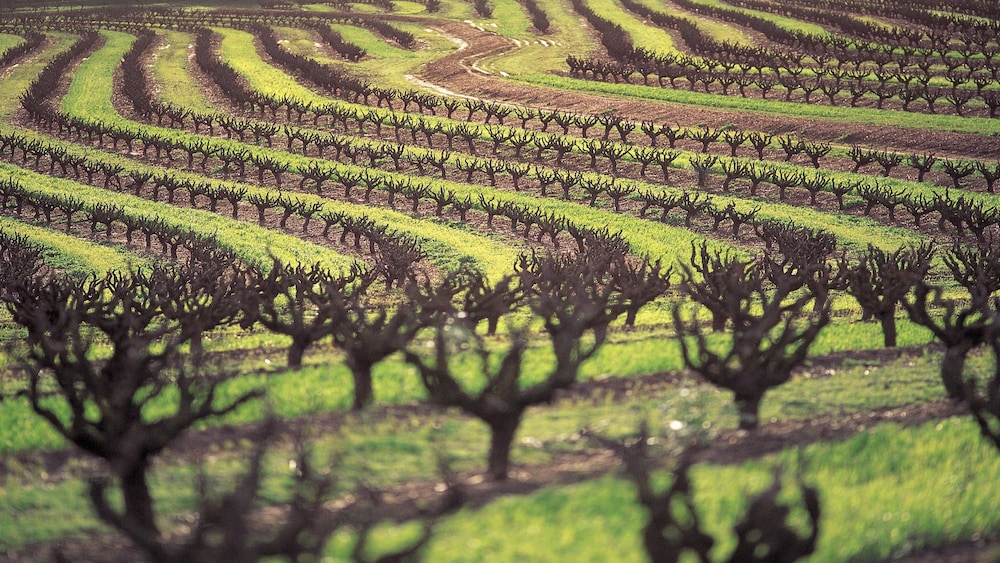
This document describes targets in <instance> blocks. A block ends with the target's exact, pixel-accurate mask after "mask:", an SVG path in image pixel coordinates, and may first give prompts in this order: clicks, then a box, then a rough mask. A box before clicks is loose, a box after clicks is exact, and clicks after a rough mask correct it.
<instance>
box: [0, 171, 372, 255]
mask: <svg viewBox="0 0 1000 563" xmlns="http://www.w3.org/2000/svg"><path fill="white" fill-rule="evenodd" d="M0 170H2V171H3V172H4V173H5V174H7V175H8V177H9V178H12V179H14V180H16V181H18V182H20V183H22V184H23V185H24V186H25V187H27V188H28V189H29V191H30V192H34V193H42V194H51V195H65V194H72V196H73V197H75V198H77V199H78V200H80V201H82V202H84V204H85V206H86V208H90V207H92V206H96V205H97V204H99V203H108V204H112V205H115V206H118V207H119V208H120V209H122V211H123V212H124V214H125V215H126V216H129V217H149V216H156V217H159V218H160V219H162V220H163V221H165V222H166V223H167V224H168V225H171V226H176V227H178V228H181V229H183V230H186V231H187V230H190V231H193V232H195V233H199V234H202V235H205V236H214V237H216V240H217V241H218V245H219V246H220V247H221V248H226V249H229V250H231V251H233V252H234V253H235V254H236V255H237V256H238V257H240V258H241V259H243V260H246V261H247V262H250V263H254V264H259V265H261V266H264V267H266V266H267V265H269V264H270V259H269V258H268V256H269V255H273V256H274V257H276V258H277V259H278V260H280V261H282V262H284V263H290V264H299V263H303V264H314V263H320V264H323V265H324V266H326V267H328V268H330V269H332V270H345V271H346V270H347V269H348V268H349V267H350V266H351V264H353V263H354V262H355V259H354V258H350V257H347V256H343V255H341V254H338V253H337V252H336V251H334V250H332V249H329V248H325V247H322V246H318V245H315V244H312V243H309V242H306V241H304V240H302V239H300V238H297V237H293V236H290V235H286V234H283V233H278V232H275V231H270V230H268V229H265V228H263V227H259V226H257V225H252V224H250V223H245V222H240V221H233V220H232V219H229V218H226V217H222V216H220V215H217V214H215V213H210V212H208V211H201V210H198V209H186V208H180V207H175V206H173V205H169V204H166V203H160V202H153V201H148V200H145V199H141V198H138V197H134V196H130V195H127V194H122V193H116V192H109V191H107V190H103V189H100V188H94V187H91V186H87V185H84V184H78V183H76V182H71V181H69V180H63V179H60V178H55V177H52V176H45V175H42V174H36V173H35V172H31V171H28V170H25V169H22V168H18V167H15V166H11V165H9V164H5V163H0ZM81 220H82V217H79V218H77V221H81Z"/></svg>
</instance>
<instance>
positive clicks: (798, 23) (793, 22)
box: [692, 0, 830, 37]
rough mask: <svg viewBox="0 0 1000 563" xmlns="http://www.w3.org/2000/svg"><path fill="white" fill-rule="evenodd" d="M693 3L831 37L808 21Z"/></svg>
mask: <svg viewBox="0 0 1000 563" xmlns="http://www.w3.org/2000/svg"><path fill="white" fill-rule="evenodd" d="M692 2H695V3H696V4H701V5H703V6H712V7H715V8H722V9H724V10H728V11H731V12H737V13H743V14H749V15H752V16H756V17H758V18H760V19H763V20H767V21H769V22H771V23H774V24H775V25H778V26H779V27H783V28H785V29H787V30H789V31H801V32H803V33H809V34H812V35H819V36H821V37H827V36H829V35H830V33H829V32H828V31H826V29H824V28H823V26H821V25H819V24H814V23H810V22H807V21H802V20H798V19H794V18H787V17H784V16H779V15H777V14H773V13H770V12H761V11H758V10H750V9H746V8H737V7H735V6H730V5H729V4H725V3H723V2H719V0H692Z"/></svg>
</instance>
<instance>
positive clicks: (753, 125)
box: [420, 20, 1000, 158]
mask: <svg viewBox="0 0 1000 563" xmlns="http://www.w3.org/2000/svg"><path fill="white" fill-rule="evenodd" d="M430 27H432V28H434V29H437V30H439V31H441V32H442V33H444V34H446V35H449V36H452V37H457V38H460V39H462V40H463V41H465V42H466V43H468V47H467V48H465V49H462V50H459V51H457V52H455V53H452V54H451V55H448V56H445V57H442V58H440V59H437V60H435V61H433V62H431V63H428V64H427V67H426V69H425V70H424V72H423V73H422V74H421V76H420V77H421V78H422V79H423V80H426V81H427V82H430V83H432V84H436V85H438V86H442V87H445V88H447V89H449V90H452V91H454V92H458V93H461V94H466V95H473V96H476V97H480V98H485V99H491V100H495V101H502V102H517V103H523V104H529V105H530V104H535V105H537V104H538V100H545V103H544V105H545V106H546V107H550V108H559V109H561V110H566V111H573V112H579V113H600V112H603V111H606V110H608V109H615V110H617V113H618V115H621V116H624V117H629V118H632V119H637V120H638V119H649V120H655V121H666V122H670V123H678V124H681V125H686V126H692V125H697V124H707V125H709V126H711V127H721V126H723V125H726V124H729V123H736V124H738V125H739V126H740V127H742V128H744V129H750V130H762V131H769V130H772V131H776V132H778V133H785V132H791V131H796V132H799V133H800V134H801V135H802V136H803V137H806V138H808V139H811V140H817V141H831V140H837V141H838V142H840V143H862V144H867V145H873V146H878V147H892V148H894V149H898V150H906V151H910V152H922V151H927V152H934V153H936V154H938V155H942V156H947V155H952V156H965V157H982V158H995V156H996V155H997V154H998V153H1000V138H995V137H987V136H982V135H972V134H964V133H947V132H937V131H927V130H919V133H916V132H915V130H913V129H909V128H902V127H880V126H869V125H861V124H853V123H851V124H845V123H838V122H834V121H821V120H806V119H795V118H788V117H781V116H773V115H765V114H759V113H749V112H746V113H744V112H733V111H727V110H719V109H710V108H704V107H698V106H688V105H680V104H671V103H666V102H646V101H630V100H623V99H621V98H614V97H610V96H602V95H599V94H585V93H581V92H571V91H566V90H557V89H553V88H545V87H540V86H532V85H529V84H522V83H517V82H512V81H508V80H503V79H501V78H499V77H496V76H492V75H486V74H483V73H482V72H477V71H476V70H474V69H473V63H474V62H475V61H477V60H481V59H483V58H486V57H489V56H491V55H494V54H497V53H500V52H503V51H506V50H509V49H512V48H514V46H513V44H512V43H511V42H510V41H509V40H508V39H506V38H504V37H501V36H499V35H497V34H495V33H491V32H484V31H479V30H477V29H476V28H474V27H472V26H470V25H468V24H464V23H460V22H453V21H447V20H434V22H433V24H431V25H430Z"/></svg>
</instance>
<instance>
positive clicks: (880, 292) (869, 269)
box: [840, 245, 933, 348]
mask: <svg viewBox="0 0 1000 563" xmlns="http://www.w3.org/2000/svg"><path fill="white" fill-rule="evenodd" d="M932 255H933V249H932V247H931V246H929V245H925V246H921V247H919V248H915V249H906V248H900V249H898V250H896V251H895V252H885V251H883V250H881V249H879V248H876V247H874V246H872V245H868V251H867V252H865V253H863V254H861V255H860V256H859V257H858V261H857V262H856V263H851V262H850V261H849V260H848V259H847V257H846V256H845V257H843V258H842V259H841V260H840V272H841V275H842V276H843V278H844V281H845V284H844V286H845V287H844V288H845V289H846V290H847V293H849V294H850V295H851V296H852V297H854V298H855V299H856V300H857V301H858V304H859V305H860V306H861V320H862V321H867V320H871V319H876V320H878V321H879V323H881V325H882V338H883V342H884V344H885V347H886V348H891V347H894V346H896V308H897V307H898V305H899V302H900V300H902V299H903V297H904V296H906V294H907V293H909V291H910V288H911V287H912V283H913V282H914V280H916V279H917V278H923V277H924V276H925V275H926V274H927V270H928V269H929V268H930V260H931V257H932Z"/></svg>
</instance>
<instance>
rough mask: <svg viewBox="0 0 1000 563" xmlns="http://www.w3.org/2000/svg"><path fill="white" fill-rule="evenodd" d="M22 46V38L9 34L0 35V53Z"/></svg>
mask: <svg viewBox="0 0 1000 563" xmlns="http://www.w3.org/2000/svg"><path fill="white" fill-rule="evenodd" d="M22 44H24V38H23V37H21V36H20V35H14V34H11V33H0V53H4V52H6V51H7V50H8V49H11V48H14V47H17V46H18V45H22Z"/></svg>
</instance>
